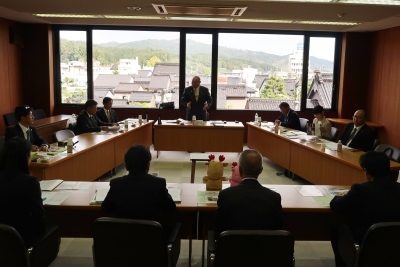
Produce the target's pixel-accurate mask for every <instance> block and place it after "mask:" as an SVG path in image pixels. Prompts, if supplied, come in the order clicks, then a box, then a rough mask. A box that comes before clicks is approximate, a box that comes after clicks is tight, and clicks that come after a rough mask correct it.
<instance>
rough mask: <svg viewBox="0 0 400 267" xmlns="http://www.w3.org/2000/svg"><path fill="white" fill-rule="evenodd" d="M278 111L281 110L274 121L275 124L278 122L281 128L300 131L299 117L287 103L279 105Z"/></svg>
mask: <svg viewBox="0 0 400 267" xmlns="http://www.w3.org/2000/svg"><path fill="white" fill-rule="evenodd" d="M279 109H280V110H281V113H282V115H281V116H280V117H279V118H277V119H276V120H275V123H277V122H280V123H281V126H284V127H288V128H292V129H295V130H301V128H300V119H299V115H297V113H296V111H294V110H293V109H291V108H290V106H289V104H288V103H287V102H282V103H280V104H279Z"/></svg>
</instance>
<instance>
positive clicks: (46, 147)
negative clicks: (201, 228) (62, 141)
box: [40, 145, 49, 152]
mask: <svg viewBox="0 0 400 267" xmlns="http://www.w3.org/2000/svg"><path fill="white" fill-rule="evenodd" d="M40 151H45V152H48V151H49V147H48V146H47V145H42V146H41V147H40Z"/></svg>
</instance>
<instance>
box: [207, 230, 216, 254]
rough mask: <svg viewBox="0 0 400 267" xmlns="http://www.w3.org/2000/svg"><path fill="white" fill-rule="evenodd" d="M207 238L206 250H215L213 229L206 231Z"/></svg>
mask: <svg viewBox="0 0 400 267" xmlns="http://www.w3.org/2000/svg"><path fill="white" fill-rule="evenodd" d="M207 239H208V245H207V246H208V252H209V253H211V252H215V248H216V242H215V233H214V231H208V232H207Z"/></svg>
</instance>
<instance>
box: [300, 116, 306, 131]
mask: <svg viewBox="0 0 400 267" xmlns="http://www.w3.org/2000/svg"><path fill="white" fill-rule="evenodd" d="M299 120H300V129H301V131H302V132H307V122H308V120H307V119H305V118H299Z"/></svg>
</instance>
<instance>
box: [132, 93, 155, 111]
mask: <svg viewBox="0 0 400 267" xmlns="http://www.w3.org/2000/svg"><path fill="white" fill-rule="evenodd" d="M129 105H130V106H133V107H146V108H155V107H156V101H155V97H154V93H153V92H147V91H133V92H132V93H131V95H130V96H129Z"/></svg>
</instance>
